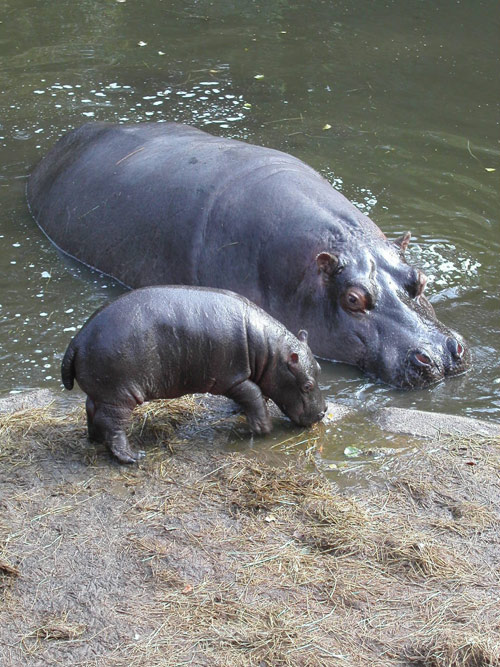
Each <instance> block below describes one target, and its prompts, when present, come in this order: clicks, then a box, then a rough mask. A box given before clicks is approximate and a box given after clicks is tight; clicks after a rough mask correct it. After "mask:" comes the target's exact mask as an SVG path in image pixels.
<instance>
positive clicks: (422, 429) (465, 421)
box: [371, 408, 500, 438]
mask: <svg viewBox="0 0 500 667" xmlns="http://www.w3.org/2000/svg"><path fill="white" fill-rule="evenodd" d="M371 419H372V420H373V422H374V423H375V424H377V426H379V427H380V428H381V429H383V430H385V431H390V432H391V433H404V434H407V435H414V436H417V437H420V438H435V437H436V436H439V435H441V434H442V435H455V436H472V435H481V436H489V437H500V424H496V423H494V422H486V421H482V420H480V419H470V418H468V417H456V416H455V415H448V414H443V413H434V412H424V411H423V410H406V409H404V408H381V409H380V410H376V411H375V412H373V413H371Z"/></svg>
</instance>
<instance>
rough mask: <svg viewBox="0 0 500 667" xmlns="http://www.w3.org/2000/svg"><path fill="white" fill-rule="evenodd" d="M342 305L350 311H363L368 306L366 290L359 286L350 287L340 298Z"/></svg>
mask: <svg viewBox="0 0 500 667" xmlns="http://www.w3.org/2000/svg"><path fill="white" fill-rule="evenodd" d="M341 301H342V306H343V307H344V308H345V310H350V311H351V312H352V313H363V312H365V311H366V310H367V308H368V297H367V294H366V292H365V291H364V290H363V289H361V288H359V287H350V288H349V289H348V290H347V291H346V292H344V294H343V295H342V298H341Z"/></svg>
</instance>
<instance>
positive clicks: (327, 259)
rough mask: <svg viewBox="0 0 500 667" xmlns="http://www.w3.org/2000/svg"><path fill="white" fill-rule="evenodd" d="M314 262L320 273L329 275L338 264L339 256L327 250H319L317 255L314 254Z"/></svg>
mask: <svg viewBox="0 0 500 667" xmlns="http://www.w3.org/2000/svg"><path fill="white" fill-rule="evenodd" d="M316 264H317V265H318V269H319V271H320V273H323V274H325V275H326V276H331V275H333V274H334V273H335V271H336V270H337V268H338V266H339V258H338V257H337V256H336V255H332V254H331V253H329V252H320V253H319V255H316Z"/></svg>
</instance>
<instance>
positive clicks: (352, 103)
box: [0, 0, 500, 447]
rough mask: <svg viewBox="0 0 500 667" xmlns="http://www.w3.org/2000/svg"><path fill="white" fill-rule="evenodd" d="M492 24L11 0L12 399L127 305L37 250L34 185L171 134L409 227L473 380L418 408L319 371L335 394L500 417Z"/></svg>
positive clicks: (387, 14) (0, 265) (4, 133)
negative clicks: (87, 144) (101, 123)
mask: <svg viewBox="0 0 500 667" xmlns="http://www.w3.org/2000/svg"><path fill="white" fill-rule="evenodd" d="M498 19H499V10H498V6H497V4H496V3H494V2H493V1H491V2H477V1H475V2H472V1H469V2H465V1H462V2H457V1H451V0H443V1H441V2H438V3H430V2H423V1H416V0H412V1H409V0H407V1H404V0H403V1H398V2H369V1H368V0H365V1H363V2H361V1H350V2H306V1H305V0H301V1H299V2H284V1H280V0H270V1H268V2H265V3H264V2H250V1H248V0H247V1H240V2H230V1H229V0H221V1H219V2H207V1H203V0H200V1H197V2H195V1H192V2H179V1H172V2H166V1H165V2H162V0H151V1H149V2H147V1H142V2H141V1H139V0H126V1H125V2H120V1H115V0H101V1H99V0H82V1H80V2H74V0H71V1H70V0H3V2H0V20H1V24H0V32H1V41H0V67H1V78H0V93H1V109H2V114H1V119H0V122H1V127H0V137H1V140H0V141H1V146H2V160H1V163H0V197H1V204H2V205H1V209H0V210H1V214H0V237H1V238H0V241H1V246H0V303H1V307H0V342H1V350H0V355H1V361H2V364H1V366H0V393H2V394H6V393H8V392H9V391H11V390H20V389H23V388H26V387H38V386H47V387H52V388H59V387H60V384H59V364H60V359H61V356H62V353H63V352H64V350H65V347H66V345H67V343H68V341H69V339H70V337H71V335H72V334H73V333H74V331H75V330H76V328H77V327H79V326H80V325H81V324H82V323H83V321H85V319H86V318H87V316H88V315H89V314H90V313H91V312H92V311H93V310H94V309H95V308H96V307H97V306H98V305H100V304H101V303H102V302H103V301H104V300H105V299H107V298H109V297H110V296H112V295H113V294H116V293H118V292H119V289H118V288H117V287H116V286H113V285H112V284H111V282H110V281H109V280H108V279H104V278H102V277H100V276H98V275H96V274H92V273H91V272H89V271H87V270H85V269H83V268H80V267H75V266H71V265H69V264H68V263H67V261H65V260H63V259H62V258H61V257H60V256H59V255H58V253H57V252H56V251H55V250H54V248H53V247H52V246H51V245H50V243H49V242H48V241H47V240H46V239H45V238H44V237H43V235H42V234H41V233H40V231H39V230H38V229H37V228H36V226H35V225H34V223H33V222H32V220H31V219H30V217H29V215H28V212H27V209H26V205H25V201H24V187H25V180H26V175H27V174H28V173H29V172H30V170H31V168H32V166H33V165H34V164H35V163H36V161H37V160H39V159H40V157H41V156H42V155H44V154H45V152H46V151H47V150H48V148H49V147H50V146H51V145H52V144H53V143H54V141H55V140H56V139H57V137H59V136H61V135H62V134H63V133H64V132H65V131H67V130H68V129H70V128H73V127H76V126H78V125H80V124H81V123H83V122H86V121H89V120H93V119H95V120H108V121H118V122H126V121H128V122H139V121H146V120H148V121H153V120H156V121H162V120H163V121H165V120H176V121H181V122H186V123H192V124H194V125H196V126H198V127H201V128H204V129H206V130H208V131H210V132H213V133H218V134H221V135H224V136H228V137H234V138H239V139H245V140H248V141H251V142H253V143H259V144H264V145H266V146H272V147H274V148H278V149H282V150H285V151H288V152H290V153H293V154H294V155H296V156H298V157H300V158H301V159H303V160H305V161H306V162H307V163H309V164H311V165H312V166H314V167H315V168H316V169H318V170H319V171H321V172H322V173H323V174H324V175H325V176H326V177H327V178H328V179H329V180H330V181H331V182H332V183H333V184H334V185H335V186H336V187H337V188H339V189H340V190H341V191H342V192H343V193H344V194H345V195H346V196H347V197H348V198H350V199H351V200H352V201H354V202H355V203H356V204H357V205H358V206H359V207H360V208H361V209H362V210H363V211H364V212H366V213H368V214H369V215H370V216H371V217H372V218H373V219H374V220H375V221H376V222H377V223H378V224H379V226H380V227H381V228H382V229H383V231H384V232H385V233H386V234H387V235H388V236H390V237H392V236H394V237H395V236H396V235H399V234H400V233H401V232H404V231H406V230H407V229H410V230H411V231H412V233H413V238H414V242H413V245H412V247H411V252H410V258H411V260H412V261H413V262H414V263H416V264H417V265H419V266H420V267H422V268H423V269H424V271H425V272H426V273H427V274H428V275H429V277H430V280H429V288H428V292H429V294H430V295H431V297H432V298H431V301H432V302H433V304H434V306H435V309H436V311H437V314H438V316H439V318H440V319H441V320H442V321H443V322H445V323H446V324H448V325H450V326H452V327H453V328H456V329H457V330H458V331H460V332H461V333H462V334H464V335H465V336H466V337H467V339H468V341H469V343H470V345H471V347H472V350H473V356H474V367H473V369H472V370H471V371H470V372H469V373H468V374H467V375H464V376H462V377H460V378H455V379H451V380H448V381H446V382H443V383H441V384H439V385H437V386H434V387H431V388H428V389H424V390H420V391H413V392H409V393H405V392H400V391H396V390H393V389H390V388H388V387H385V386H382V385H376V384H373V383H372V382H369V381H368V380H367V379H366V378H365V377H363V376H362V375H361V374H360V373H359V372H358V371H357V370H356V369H354V368H352V367H349V366H344V365H340V364H328V363H324V364H323V384H324V387H325V392H326V393H327V394H328V395H329V396H330V397H331V398H332V399H335V400H340V401H341V402H344V403H346V404H348V405H351V406H353V407H357V408H359V407H374V406H382V405H384V406H397V407H412V408H418V409H424V410H426V409H427V410H429V409H430V410H440V411H446V412H451V413H454V414H459V415H464V416H473V417H480V418H491V419H495V420H500V360H499V349H500V342H499V336H498V334H499V329H500V317H499V295H498V285H499V271H500V269H499V262H498V256H499V250H500V240H499V239H500V235H499V226H500V225H499V221H498V211H499V199H498V177H499V175H500V159H499V141H498V140H499V128H498V122H499V113H498V93H499V87H498V72H499V52H498V44H499V41H498V34H499V31H498V27H499V26H498V24H499V20H498ZM492 170H496V171H492ZM345 428H347V427H345ZM349 437H351V436H349ZM352 438H353V439H361V440H363V439H366V440H369V441H372V440H373V436H372V435H371V433H370V432H368V431H367V432H366V433H365V432H364V431H363V425H362V423H361V424H358V425H357V426H356V430H355V435H353V436H352ZM333 446H334V445H332V447H333Z"/></svg>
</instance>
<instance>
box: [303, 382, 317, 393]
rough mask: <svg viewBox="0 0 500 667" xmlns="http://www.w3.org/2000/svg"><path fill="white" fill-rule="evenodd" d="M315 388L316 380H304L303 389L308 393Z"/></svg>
mask: <svg viewBox="0 0 500 667" xmlns="http://www.w3.org/2000/svg"><path fill="white" fill-rule="evenodd" d="M313 389H314V382H313V381H312V380H307V382H304V384H303V385H302V391H304V392H305V393H306V394H307V393H308V392H310V391H312V390H313Z"/></svg>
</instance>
